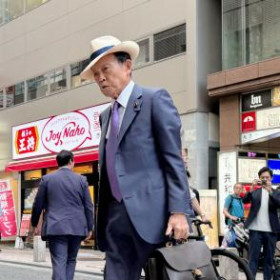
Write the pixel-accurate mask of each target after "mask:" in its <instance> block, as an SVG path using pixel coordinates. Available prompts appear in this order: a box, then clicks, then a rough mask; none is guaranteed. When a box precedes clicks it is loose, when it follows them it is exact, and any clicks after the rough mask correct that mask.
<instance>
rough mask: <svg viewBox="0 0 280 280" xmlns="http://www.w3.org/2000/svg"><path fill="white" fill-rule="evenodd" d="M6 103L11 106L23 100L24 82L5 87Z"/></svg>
mask: <svg viewBox="0 0 280 280" xmlns="http://www.w3.org/2000/svg"><path fill="white" fill-rule="evenodd" d="M6 99H7V101H6V105H7V107H12V106H14V105H17V104H21V103H23V102H24V82H21V83H18V84H16V85H13V86H10V87H7V88H6Z"/></svg>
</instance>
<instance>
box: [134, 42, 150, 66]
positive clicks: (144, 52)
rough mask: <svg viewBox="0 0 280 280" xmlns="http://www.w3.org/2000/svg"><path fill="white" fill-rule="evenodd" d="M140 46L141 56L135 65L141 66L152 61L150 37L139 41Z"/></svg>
mask: <svg viewBox="0 0 280 280" xmlns="http://www.w3.org/2000/svg"><path fill="white" fill-rule="evenodd" d="M137 43H138V45H139V48H140V52H139V56H138V57H137V59H136V61H135V63H134V65H135V67H140V66H142V65H145V64H146V63H149V62H150V39H149V38H148V39H144V40H142V41H139V42H137Z"/></svg>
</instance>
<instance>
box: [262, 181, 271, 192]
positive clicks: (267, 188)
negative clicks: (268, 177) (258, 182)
mask: <svg viewBox="0 0 280 280" xmlns="http://www.w3.org/2000/svg"><path fill="white" fill-rule="evenodd" d="M263 188H264V189H266V190H267V191H268V192H269V193H272V192H273V189H272V183H271V181H266V184H265V185H263Z"/></svg>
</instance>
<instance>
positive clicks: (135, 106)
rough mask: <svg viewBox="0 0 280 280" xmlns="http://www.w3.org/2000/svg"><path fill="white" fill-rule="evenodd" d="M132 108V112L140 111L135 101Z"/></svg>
mask: <svg viewBox="0 0 280 280" xmlns="http://www.w3.org/2000/svg"><path fill="white" fill-rule="evenodd" d="M133 108H134V111H140V104H139V103H138V102H137V101H135V102H134V104H133Z"/></svg>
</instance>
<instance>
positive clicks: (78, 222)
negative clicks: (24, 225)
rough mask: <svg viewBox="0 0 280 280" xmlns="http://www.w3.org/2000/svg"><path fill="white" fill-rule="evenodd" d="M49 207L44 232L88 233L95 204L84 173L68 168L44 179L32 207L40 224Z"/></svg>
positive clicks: (78, 234) (83, 234) (91, 224)
mask: <svg viewBox="0 0 280 280" xmlns="http://www.w3.org/2000/svg"><path fill="white" fill-rule="evenodd" d="M43 209H44V210H45V216H44V223H43V231H44V235H46V236H50V235H76V236H87V235H88V232H89V231H90V230H92V227H93V205H92V201H91V198H90V194H89V190H88V183H87V180H86V178H85V177H84V176H81V175H77V174H75V173H74V172H72V171H71V170H70V169H68V168H61V169H59V170H58V171H57V172H55V173H52V174H49V175H46V176H44V177H43V178H42V181H41V183H40V186H39V191H38V194H37V196H36V199H35V202H34V205H33V210H32V225H33V226H36V225H37V223H38V220H39V217H40V214H41V212H42V210H43Z"/></svg>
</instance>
